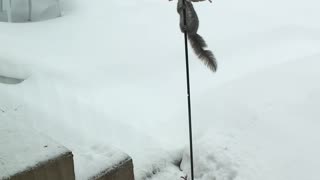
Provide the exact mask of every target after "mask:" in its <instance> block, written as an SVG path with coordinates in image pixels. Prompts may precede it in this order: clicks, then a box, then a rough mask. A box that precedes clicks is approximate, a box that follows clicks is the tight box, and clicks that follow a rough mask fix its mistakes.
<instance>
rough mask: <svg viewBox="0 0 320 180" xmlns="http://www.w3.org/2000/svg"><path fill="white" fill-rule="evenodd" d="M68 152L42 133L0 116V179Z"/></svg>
mask: <svg viewBox="0 0 320 180" xmlns="http://www.w3.org/2000/svg"><path fill="white" fill-rule="evenodd" d="M0 117H1V116H0ZM69 153H70V151H69V150H68V149H66V148H65V147H63V146H62V145H60V144H58V143H57V142H55V141H53V140H52V139H51V138H49V137H47V136H46V135H44V134H41V133H36V132H35V131H34V130H33V129H27V128H24V127H21V126H20V125H19V124H15V123H12V122H10V121H6V120H4V119H2V118H1V120H0V179H6V178H9V177H10V176H13V175H16V174H17V173H21V172H24V171H28V170H30V168H36V167H37V166H40V165H42V164H45V163H47V162H48V161H50V160H53V159H56V158H58V157H60V156H64V155H65V154H69ZM72 173H73V172H72Z"/></svg>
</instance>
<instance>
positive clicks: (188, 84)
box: [183, 0, 194, 180]
mask: <svg viewBox="0 0 320 180" xmlns="http://www.w3.org/2000/svg"><path fill="white" fill-rule="evenodd" d="M183 6H184V7H186V0H183ZM186 15H187V12H186V8H184V9H183V17H184V26H185V27H187V16H186ZM186 29H187V28H186ZM184 44H185V57H186V75H187V97H188V119H189V141H190V142H189V143H190V166H191V180H194V171H193V142H192V120H191V97H190V78H189V53H188V33H187V31H185V32H184Z"/></svg>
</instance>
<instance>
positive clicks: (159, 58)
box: [0, 0, 320, 180]
mask: <svg viewBox="0 0 320 180" xmlns="http://www.w3.org/2000/svg"><path fill="white" fill-rule="evenodd" d="M319 5H320V3H319V2H318V1H315V0H307V1H304V2H301V1H298V0H293V1H292V0H291V1H289V0H280V1H276V0H269V1H267V0H257V1H254V2H253V1H249V0H243V1H236V0H226V1H216V2H214V3H213V4H209V3H199V4H196V5H195V7H196V8H197V10H198V14H199V17H200V18H201V24H200V30H199V33H200V34H201V35H203V36H204V38H205V39H206V40H207V43H208V45H209V48H210V49H212V50H214V53H215V55H216V56H217V58H218V62H219V69H218V73H217V74H212V73H211V72H209V70H207V69H206V68H205V67H204V66H203V65H202V64H201V63H200V62H199V61H198V60H196V58H195V56H194V55H191V62H190V63H191V83H192V98H193V115H194V117H193V119H194V126H195V130H194V132H195V140H196V143H198V144H199V145H198V146H197V147H199V148H198V149H196V153H197V154H196V162H197V163H198V164H203V165H201V166H198V168H199V169H197V171H196V174H198V176H197V177H198V179H201V180H202V179H206V178H209V177H216V178H217V180H224V179H239V180H241V179H246V180H248V179H261V180H269V179H271V178H272V179H279V180H287V179H290V180H295V179H302V177H304V179H310V180H313V179H319V178H320V177H319V175H317V174H316V172H315V171H316V169H315V168H316V167H317V165H318V164H317V163H318V162H319V160H320V157H319V156H318V155H317V154H316V152H317V151H318V148H319V147H317V145H318V144H319V138H317V137H319V134H317V132H316V131H314V130H315V128H317V127H318V126H317V125H318V124H317V121H316V120H318V119H319V118H320V115H319V114H318V113H317V109H316V108H317V105H318V104H319V94H320V93H319V91H318V90H319V86H317V81H318V79H319V75H320V74H319V71H317V69H316V68H317V67H318V66H319V64H320V63H319V62H318V59H319V54H320V49H319V47H320V25H319V24H318V23H317V22H318V17H319V15H320V13H319V11H318V8H317V7H319ZM63 7H64V11H65V13H64V16H63V17H62V18H58V19H52V20H48V21H42V22H35V23H22V24H18V23H16V24H7V23H0V29H1V33H0V41H1V42H5V43H4V44H3V46H2V48H0V75H1V76H7V77H14V78H22V79H26V80H25V81H24V82H23V83H21V84H18V85H6V84H0V107H1V109H4V110H5V115H3V116H0V117H1V118H10V119H14V120H15V121H16V122H24V123H25V124H26V126H28V125H30V126H33V127H35V128H37V129H39V130H41V131H43V132H45V133H47V134H48V135H50V136H51V137H53V138H55V139H56V140H57V141H59V142H60V143H62V144H64V145H65V146H67V147H68V148H69V149H71V150H73V151H82V152H86V153H89V154H90V152H91V154H92V157H94V154H95V148H91V147H97V146H101V147H104V146H105V145H111V146H115V147H117V148H119V149H121V150H123V151H125V152H127V153H129V154H130V155H131V156H132V157H133V159H134V163H135V173H136V177H137V179H143V177H149V176H150V177H151V175H150V174H153V173H152V171H154V169H158V170H156V172H157V175H156V176H154V178H158V179H159V178H160V179H165V178H169V177H170V178H169V179H174V178H175V177H176V179H180V176H181V175H183V174H184V173H187V172H188V170H187V164H188V160H187V155H186V154H184V155H183V153H182V152H181V150H182V149H183V148H185V147H187V143H188V141H187V139H186V138H187V123H186V122H187V117H186V97H185V95H186V93H185V74H184V67H185V66H184V51H183V50H184V49H183V35H182V34H181V33H180V31H179V29H178V16H177V13H176V9H175V8H176V7H175V3H174V2H168V1H165V0H157V1H147V0H143V1H141V0H140V1H137V0H130V1H129V0H124V1H115V0H109V1H102V0H100V1H95V2H91V1H84V0H77V1H75V0H74V1H73V0H70V1H64V2H63ZM17 107H18V111H14V109H15V108H17ZM0 113H1V112H0ZM310 146H312V147H310ZM308 147H310V148H308ZM98 149H99V148H98ZM176 152H181V153H179V155H176ZM200 155H201V156H200ZM179 157H184V159H183V160H184V161H182V162H183V163H182V167H181V169H183V170H185V172H180V171H179V168H178V167H176V166H173V165H172V163H171V162H173V161H174V160H175V159H179ZM203 157H207V158H203ZM206 161H208V162H206ZM77 163H80V164H78V165H79V166H80V165H81V162H76V166H77ZM217 164H218V165H217ZM158 166H160V167H162V168H158ZM166 167H167V168H166ZM160 169H161V170H160ZM217 169H218V170H217ZM159 171H160V172H159ZM210 173H211V174H210ZM157 176H159V177H157ZM201 176H203V177H201ZM78 177H79V176H78Z"/></svg>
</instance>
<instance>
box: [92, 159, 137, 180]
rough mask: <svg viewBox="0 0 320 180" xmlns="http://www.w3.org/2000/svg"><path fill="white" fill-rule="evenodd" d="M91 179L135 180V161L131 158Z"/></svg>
mask: <svg viewBox="0 0 320 180" xmlns="http://www.w3.org/2000/svg"><path fill="white" fill-rule="evenodd" d="M90 180H134V173H133V163H132V159H131V158H129V159H127V160H125V161H122V162H120V163H119V164H117V165H115V166H114V167H112V168H109V169H106V170H105V171H103V172H101V173H100V174H98V175H97V176H94V177H92V178H91V179H90Z"/></svg>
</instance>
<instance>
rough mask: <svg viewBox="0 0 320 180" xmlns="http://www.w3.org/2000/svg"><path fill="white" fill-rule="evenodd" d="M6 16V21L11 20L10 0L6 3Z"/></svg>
mask: <svg viewBox="0 0 320 180" xmlns="http://www.w3.org/2000/svg"><path fill="white" fill-rule="evenodd" d="M7 16H8V22H12V12H11V0H9V2H8V3H7Z"/></svg>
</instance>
